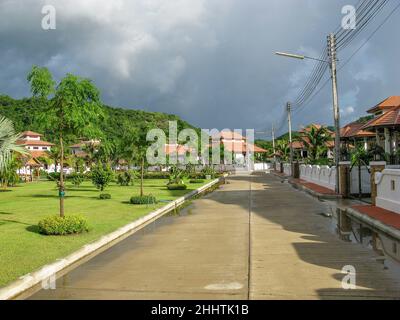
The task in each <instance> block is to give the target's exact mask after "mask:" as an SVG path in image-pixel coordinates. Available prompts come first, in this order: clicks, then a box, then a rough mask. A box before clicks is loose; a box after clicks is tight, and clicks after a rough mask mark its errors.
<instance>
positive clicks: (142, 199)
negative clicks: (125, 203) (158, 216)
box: [129, 195, 157, 204]
mask: <svg viewBox="0 0 400 320" xmlns="http://www.w3.org/2000/svg"><path fill="white" fill-rule="evenodd" d="M129 202H130V204H153V203H157V199H156V197H154V196H152V195H147V196H134V197H132V198H131V199H130V201H129Z"/></svg>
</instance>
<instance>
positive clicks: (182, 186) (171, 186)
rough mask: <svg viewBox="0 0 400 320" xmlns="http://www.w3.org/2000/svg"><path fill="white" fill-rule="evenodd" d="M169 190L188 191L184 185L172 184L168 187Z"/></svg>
mask: <svg viewBox="0 0 400 320" xmlns="http://www.w3.org/2000/svg"><path fill="white" fill-rule="evenodd" d="M167 188H168V190H186V189H187V185H186V184H183V183H178V184H177V183H172V184H169V185H167Z"/></svg>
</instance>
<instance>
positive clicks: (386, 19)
mask: <svg viewBox="0 0 400 320" xmlns="http://www.w3.org/2000/svg"><path fill="white" fill-rule="evenodd" d="M399 8H400V3H399V4H398V5H397V6H396V7H395V8H394V9H393V10H392V11H391V12H390V13H389V15H388V16H387V17H386V18H385V19H384V20H383V21H382V23H381V24H379V26H378V27H377V28H376V29H375V30H374V31H373V32H372V33H371V34H370V35H369V37H367V39H366V40H365V41H364V42H363V43H362V45H361V46H360V47H358V48H357V50H356V51H354V52H353V53H352V54H351V56H350V57H349V58H348V59H347V60H346V61H345V62H344V63H343V64H342V65H341V67H340V68H339V70H341V69H343V68H344V66H345V65H347V64H348V63H349V62H350V61H351V59H353V58H354V56H355V55H356V54H357V53H358V52H360V50H361V49H362V48H364V46H365V45H366V44H367V43H368V42H369V40H371V39H372V37H373V36H374V35H375V34H376V33H377V32H378V31H379V30H380V29H381V28H382V27H383V25H384V24H385V23H386V22H388V21H389V19H390V18H391V17H392V16H393V15H394V13H395V12H396V11H397V10H398V9H399Z"/></svg>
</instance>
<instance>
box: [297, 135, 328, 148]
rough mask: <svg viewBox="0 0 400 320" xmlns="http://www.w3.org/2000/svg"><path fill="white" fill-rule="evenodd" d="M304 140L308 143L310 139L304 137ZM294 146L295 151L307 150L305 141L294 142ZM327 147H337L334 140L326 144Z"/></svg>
mask: <svg viewBox="0 0 400 320" xmlns="http://www.w3.org/2000/svg"><path fill="white" fill-rule="evenodd" d="M302 139H303V140H304V141H306V142H308V141H309V139H308V138H307V137H302ZM289 145H290V144H289ZM292 146H293V149H305V148H306V145H305V143H304V142H303V141H298V140H295V141H293V142H292ZM325 146H326V147H328V148H333V147H334V146H335V142H334V141H333V140H332V141H327V142H325Z"/></svg>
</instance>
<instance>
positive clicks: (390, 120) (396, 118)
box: [361, 108, 400, 129]
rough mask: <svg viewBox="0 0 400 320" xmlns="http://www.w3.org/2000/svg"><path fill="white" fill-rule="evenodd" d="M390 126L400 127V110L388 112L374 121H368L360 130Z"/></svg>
mask: <svg viewBox="0 0 400 320" xmlns="http://www.w3.org/2000/svg"><path fill="white" fill-rule="evenodd" d="M391 126H396V127H398V126H400V108H396V109H393V110H389V111H387V112H386V113H384V114H382V115H380V116H378V117H376V118H375V119H372V120H370V121H368V122H367V123H366V124H365V125H364V126H363V127H362V128H361V129H370V128H375V127H391Z"/></svg>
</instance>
